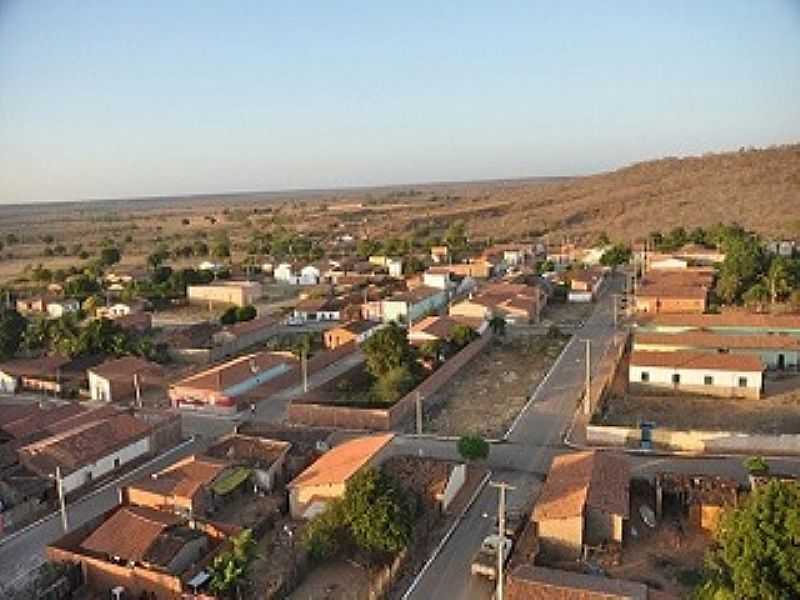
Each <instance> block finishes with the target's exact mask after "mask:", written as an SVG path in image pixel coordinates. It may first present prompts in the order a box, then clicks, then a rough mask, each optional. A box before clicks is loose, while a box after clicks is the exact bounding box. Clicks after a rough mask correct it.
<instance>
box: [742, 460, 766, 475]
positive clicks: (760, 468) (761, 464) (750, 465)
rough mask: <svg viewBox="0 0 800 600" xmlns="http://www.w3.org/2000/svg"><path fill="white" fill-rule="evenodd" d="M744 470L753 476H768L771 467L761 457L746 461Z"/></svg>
mask: <svg viewBox="0 0 800 600" xmlns="http://www.w3.org/2000/svg"><path fill="white" fill-rule="evenodd" d="M744 468H745V469H747V472H748V473H750V474H751V475H766V474H767V473H769V465H768V464H767V461H766V460H764V458H763V457H761V456H750V457H748V458H746V459H745V461H744Z"/></svg>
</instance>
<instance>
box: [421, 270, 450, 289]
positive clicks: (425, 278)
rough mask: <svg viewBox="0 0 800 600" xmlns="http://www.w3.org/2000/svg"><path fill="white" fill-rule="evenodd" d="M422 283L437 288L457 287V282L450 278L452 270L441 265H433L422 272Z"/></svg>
mask: <svg viewBox="0 0 800 600" xmlns="http://www.w3.org/2000/svg"><path fill="white" fill-rule="evenodd" d="M422 283H423V285H426V286H428V287H431V288H435V289H437V290H446V291H449V290H451V289H452V288H454V287H455V282H454V281H453V280H452V279H450V270H449V269H447V268H441V267H431V268H430V269H428V270H427V271H425V272H424V273H423V274H422Z"/></svg>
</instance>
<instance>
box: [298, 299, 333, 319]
mask: <svg viewBox="0 0 800 600" xmlns="http://www.w3.org/2000/svg"><path fill="white" fill-rule="evenodd" d="M342 308H343V302H342V301H341V300H340V299H338V298H306V299H305V300H301V301H300V302H298V303H297V306H295V308H294V312H293V313H292V316H293V317H294V319H295V321H296V322H299V323H306V322H309V321H338V320H339V319H340V318H341V311H342Z"/></svg>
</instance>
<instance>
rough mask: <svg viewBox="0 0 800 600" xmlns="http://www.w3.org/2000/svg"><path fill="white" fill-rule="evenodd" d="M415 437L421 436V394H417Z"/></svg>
mask: <svg viewBox="0 0 800 600" xmlns="http://www.w3.org/2000/svg"><path fill="white" fill-rule="evenodd" d="M416 405H417V435H422V394H421V393H420V392H417V398H416Z"/></svg>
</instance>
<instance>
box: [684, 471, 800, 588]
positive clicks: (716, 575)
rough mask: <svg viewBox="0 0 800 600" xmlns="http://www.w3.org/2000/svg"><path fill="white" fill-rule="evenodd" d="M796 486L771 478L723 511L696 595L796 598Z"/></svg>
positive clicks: (799, 512)
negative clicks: (726, 510)
mask: <svg viewBox="0 0 800 600" xmlns="http://www.w3.org/2000/svg"><path fill="white" fill-rule="evenodd" d="M798 540H800V485H798V484H797V483H795V482H785V481H779V480H772V481H770V482H768V483H767V484H765V485H761V486H758V487H757V488H756V489H755V490H754V491H753V492H752V493H751V494H750V496H749V497H748V498H747V499H746V500H745V501H744V503H743V504H741V505H740V506H739V507H738V508H735V509H731V510H729V511H728V512H726V513H725V514H724V515H723V517H722V519H721V521H720V524H719V527H718V528H717V532H716V535H715V544H714V546H713V547H712V548H711V549H710V550H709V552H708V554H707V556H706V573H705V581H704V582H703V583H702V584H701V586H700V588H699V589H698V592H697V597H698V599H699V600H734V599H737V600H739V599H741V600H756V599H762V600H784V599H785V600H789V599H790V598H798V597H800V545H799V544H798Z"/></svg>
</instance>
